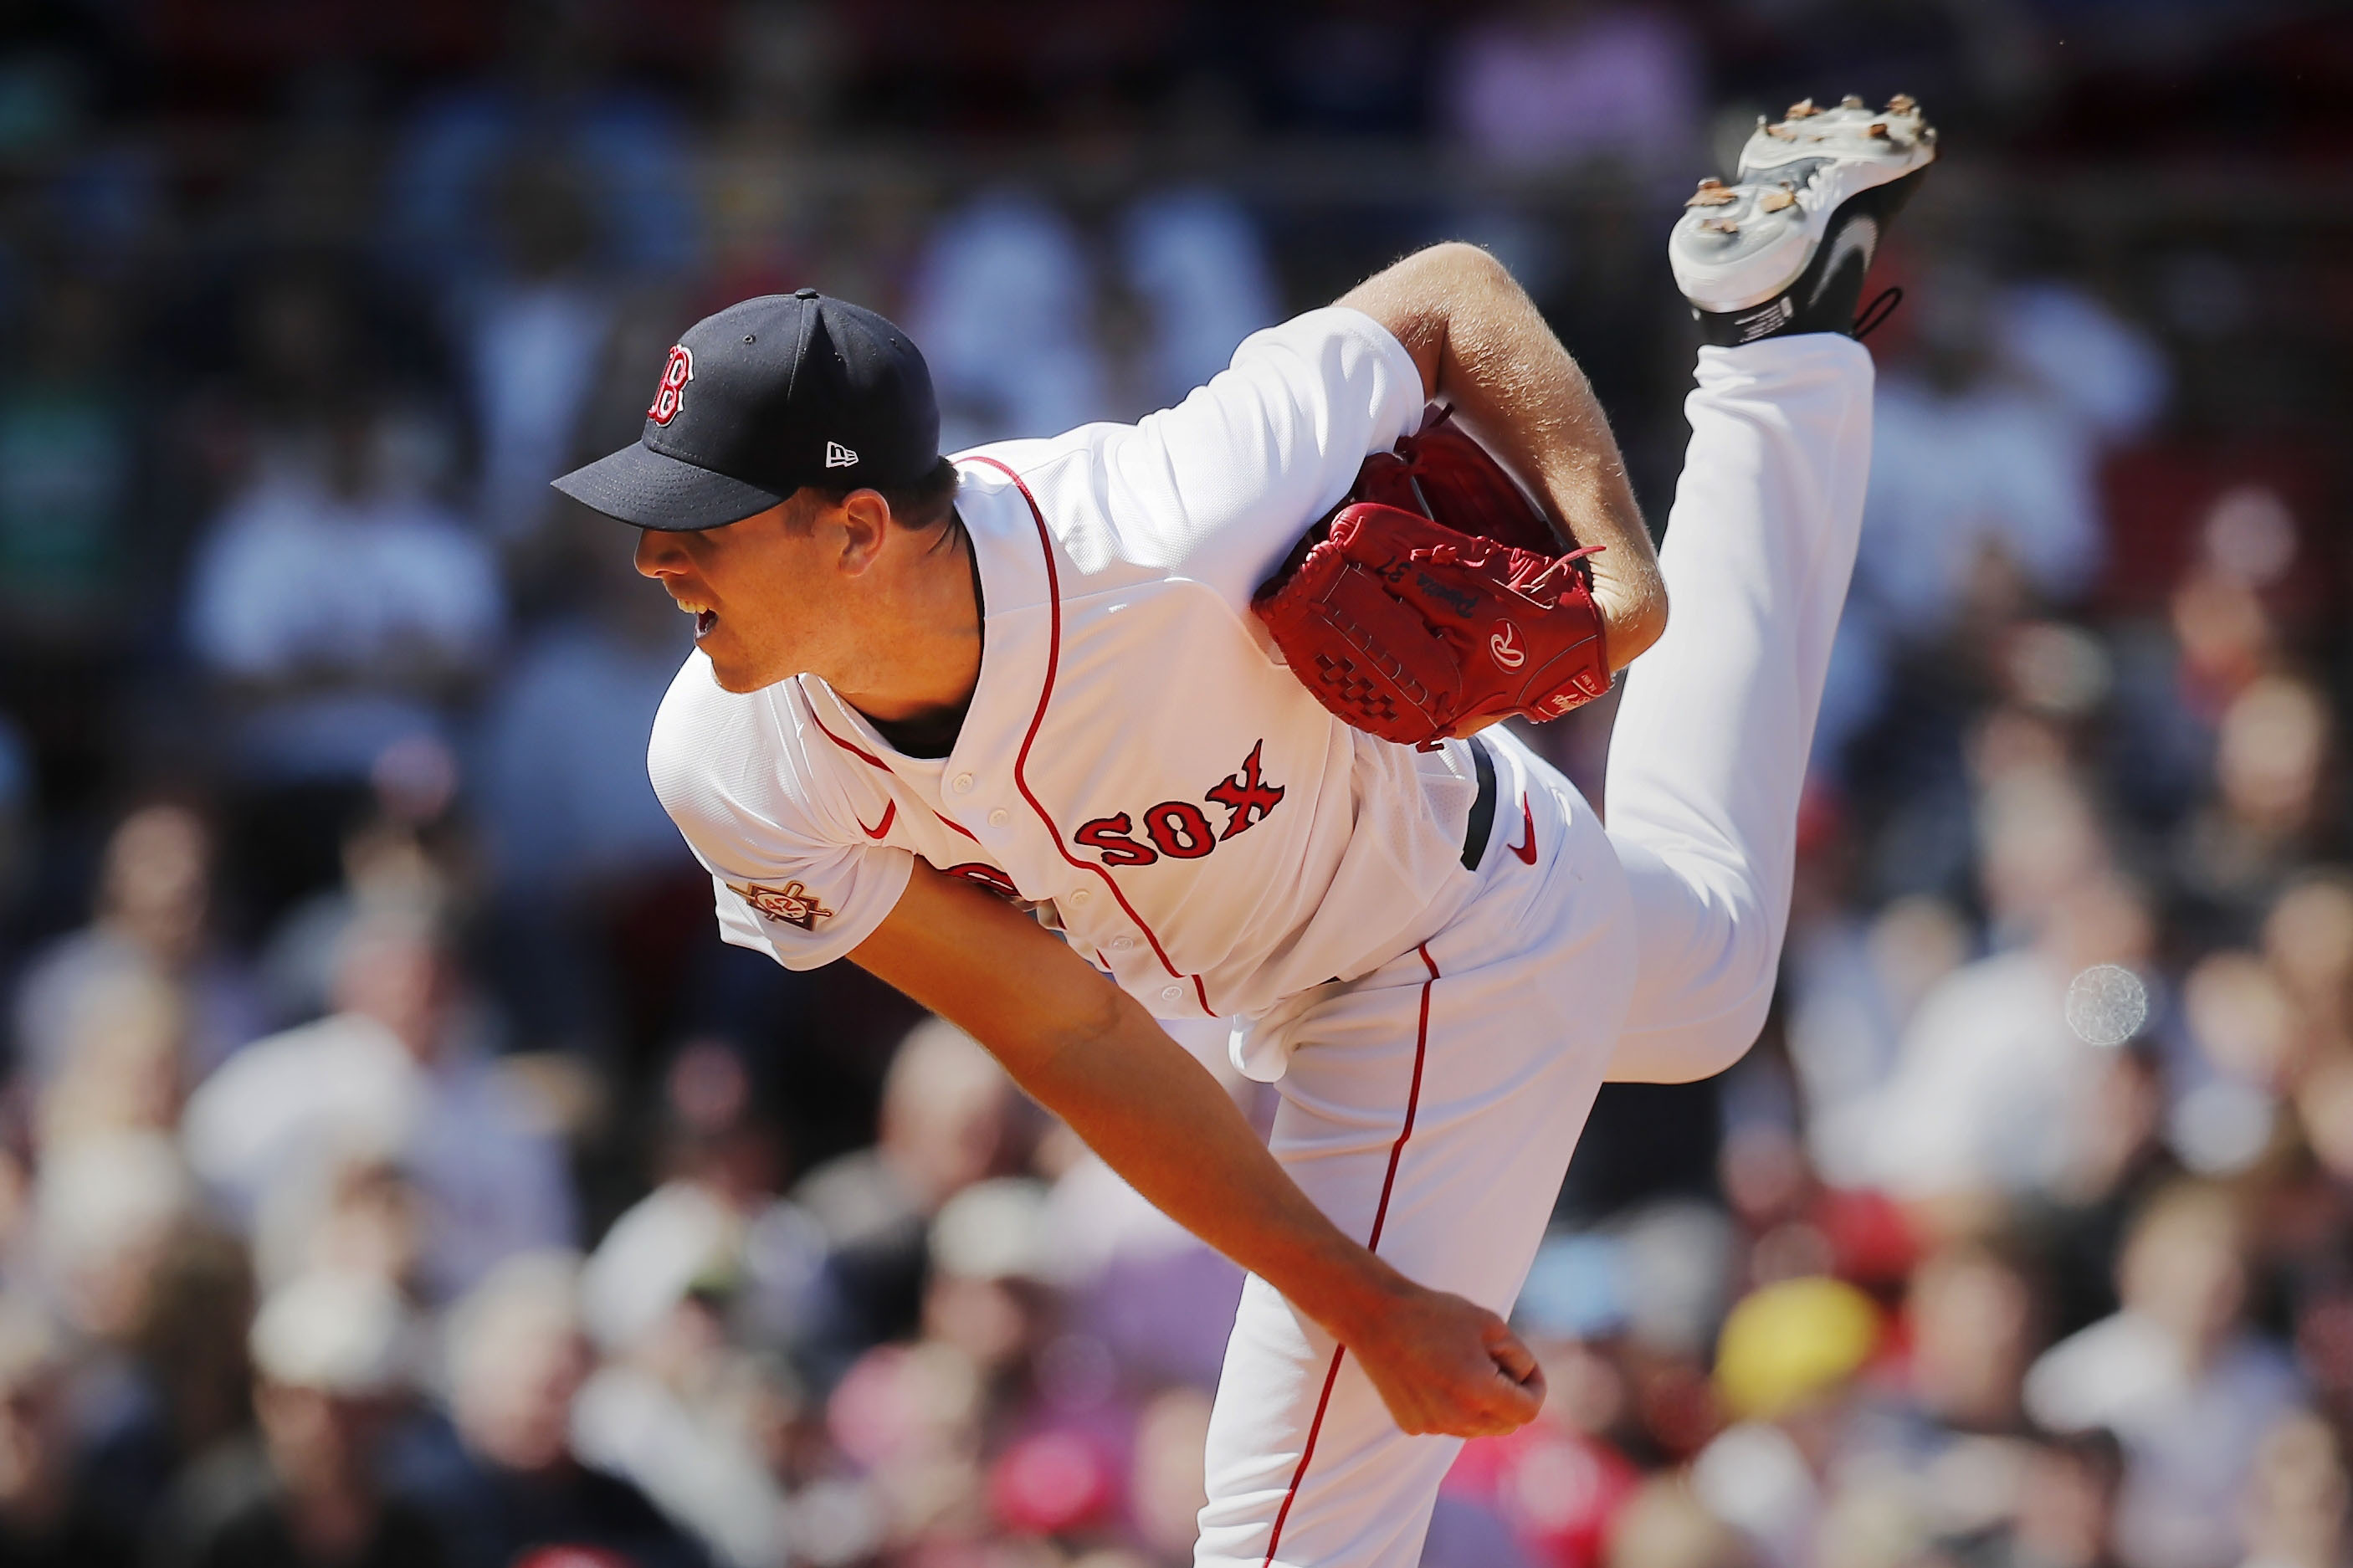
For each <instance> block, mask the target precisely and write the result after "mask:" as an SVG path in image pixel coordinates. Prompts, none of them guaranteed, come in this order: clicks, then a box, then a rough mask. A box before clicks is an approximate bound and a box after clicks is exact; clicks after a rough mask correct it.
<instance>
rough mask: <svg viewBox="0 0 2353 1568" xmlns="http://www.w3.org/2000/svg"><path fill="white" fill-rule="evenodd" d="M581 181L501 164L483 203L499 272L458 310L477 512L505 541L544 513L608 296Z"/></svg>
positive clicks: (599, 348)
mask: <svg viewBox="0 0 2353 1568" xmlns="http://www.w3.org/2000/svg"><path fill="white" fill-rule="evenodd" d="M580 183H581V182H580V180H579V178H578V176H577V174H575V171H574V170H572V169H571V168H570V167H568V166H565V165H562V164H555V163H540V162H534V161H531V160H522V161H518V162H517V163H514V164H512V166H511V167H510V169H509V171H508V174H507V177H506V180H505V182H504V188H503V190H502V191H501V193H500V199H499V200H497V201H496V202H495V203H494V204H493V207H492V211H493V215H494V216H495V218H496V220H497V223H498V233H499V235H500V237H501V239H502V240H503V242H504V244H503V250H504V260H505V263H506V267H505V270H504V272H503V274H501V275H499V276H496V277H493V278H490V279H484V280H482V281H481V282H480V284H479V285H478V287H476V288H475V289H472V290H470V291H469V293H468V295H467V296H466V298H465V300H464V301H463V303H462V304H461V305H460V306H459V310H460V313H461V314H462V316H463V317H464V324H463V326H462V327H461V329H460V335H461V336H462V338H463V340H464V342H465V344H466V349H467V358H468V360H469V362H470V369H471V371H472V375H473V391H474V403H475V407H476V409H477V411H478V417H479V420H480V423H479V426H478V430H479V437H480V465H481V484H480V492H479V498H480V499H479V501H478V504H477V506H476V509H475V515H476V517H477V519H478V520H479V521H480V523H481V525H482V526H483V527H484V528H485V529H486V530H487V531H489V532H490V533H491V536H492V537H493V538H495V539H498V540H500V541H501V542H505V543H507V544H510V545H512V544H516V543H519V542H523V541H524V540H526V539H527V538H528V537H529V536H530V535H531V534H533V532H535V531H536V530H537V528H538V526H539V525H540V523H541V522H542V521H543V520H544V519H545V518H546V517H547V515H548V513H549V511H550V510H552V508H553V504H554V493H553V492H552V491H550V490H549V489H548V488H547V481H548V479H549V478H550V476H552V475H554V474H557V473H560V472H562V471H563V470H564V468H565V466H566V465H567V463H568V462H569V460H570V458H571V455H572V451H573V446H574V440H575V433H576V430H577V427H578V425H579V423H580V416H581V412H582V408H583V405H584V404H585V403H586V399H587V397H588V395H589V393H590V392H591V391H592V390H593V389H594V386H595V380H596V369H597V365H598V362H599V361H600V360H601V359H602V357H603V355H604V353H605V348H606V339H607V334H608V333H609V331H610V330H611V327H612V318H613V303H612V300H611V299H610V298H609V295H608V292H607V289H604V288H603V287H601V286H600V284H599V282H598V281H597V279H596V277H595V276H594V275H593V273H592V272H591V271H590V270H589V268H588V262H589V258H590V256H591V252H592V247H594V245H595V242H596V234H595V232H594V226H593V225H594V216H593V215H592V214H591V213H590V212H589V210H588V207H587V201H586V193H584V192H583V191H582V190H581V189H580V188H579V187H580Z"/></svg>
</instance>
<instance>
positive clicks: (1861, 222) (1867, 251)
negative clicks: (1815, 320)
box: [1806, 213, 1879, 310]
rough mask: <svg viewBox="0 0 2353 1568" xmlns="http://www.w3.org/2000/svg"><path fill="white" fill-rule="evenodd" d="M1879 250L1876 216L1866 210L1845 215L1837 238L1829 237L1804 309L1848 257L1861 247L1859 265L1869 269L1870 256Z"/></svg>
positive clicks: (1814, 302)
mask: <svg viewBox="0 0 2353 1568" xmlns="http://www.w3.org/2000/svg"><path fill="white" fill-rule="evenodd" d="M1878 250H1879V220H1878V219H1877V218H1875V217H1873V216H1871V215H1870V214H1869V213H1857V214H1855V215H1854V216H1852V217H1851V218H1849V219H1847V221H1846V226H1844V227H1843V228H1841V229H1840V230H1839V232H1838V237H1837V238H1836V239H1834V240H1832V241H1831V253H1830V254H1829V255H1828V256H1826V257H1824V258H1822V269H1821V271H1820V273H1818V274H1817V275H1816V276H1815V278H1814V292H1813V295H1812V297H1811V298H1810V299H1809V300H1807V301H1806V309H1808V310H1812V309H1813V308H1814V306H1815V305H1817V304H1819V303H1820V301H1821V297H1822V290H1823V289H1827V288H1829V287H1830V286H1831V279H1833V278H1836V277H1837V276H1838V275H1839V268H1841V267H1843V266H1844V265H1846V258H1848V257H1850V256H1852V255H1853V254H1854V253H1855V252H1857V251H1861V252H1862V269H1863V270H1864V271H1866V272H1868V271H1870V270H1871V258H1873V256H1874V255H1876V254H1877V253H1878Z"/></svg>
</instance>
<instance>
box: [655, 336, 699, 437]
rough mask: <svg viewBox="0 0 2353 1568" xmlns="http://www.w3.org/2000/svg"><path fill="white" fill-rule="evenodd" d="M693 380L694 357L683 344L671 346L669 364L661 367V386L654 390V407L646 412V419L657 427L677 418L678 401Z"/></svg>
mask: <svg viewBox="0 0 2353 1568" xmlns="http://www.w3.org/2000/svg"><path fill="white" fill-rule="evenodd" d="M693 379H694V355H693V354H691V353H689V352H688V351H687V347H686V345H685V344H684V343H675V344H672V345H671V347H670V363H668V364H665V365H663V366H662V378H661V384H660V385H659V386H658V387H656V388H655V389H654V405H653V406H652V407H651V408H649V409H647V410H646V417H647V418H649V419H650V420H652V421H653V422H654V423H655V424H657V425H667V424H669V423H670V421H671V420H673V419H675V418H677V417H678V405H679V400H680V398H681V397H682V396H684V395H685V393H686V384H687V383H688V382H690V381H692V380H693Z"/></svg>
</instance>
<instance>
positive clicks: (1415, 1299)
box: [1342, 1280, 1545, 1437]
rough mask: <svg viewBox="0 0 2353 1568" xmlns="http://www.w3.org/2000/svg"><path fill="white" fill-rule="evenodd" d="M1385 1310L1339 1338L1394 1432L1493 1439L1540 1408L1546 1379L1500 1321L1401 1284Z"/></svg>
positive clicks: (1478, 1309)
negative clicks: (1360, 1367) (1375, 1394)
mask: <svg viewBox="0 0 2353 1568" xmlns="http://www.w3.org/2000/svg"><path fill="white" fill-rule="evenodd" d="M1398 1286H1399V1289H1397V1290H1396V1291H1395V1293H1394V1294H1392V1295H1390V1296H1389V1297H1388V1300H1387V1301H1386V1303H1385V1305H1384V1307H1383V1309H1382V1310H1379V1311H1377V1312H1375V1313H1372V1314H1369V1315H1368V1316H1367V1317H1366V1320H1365V1321H1363V1322H1361V1323H1359V1324H1357V1325H1356V1326H1355V1327H1354V1328H1353V1329H1352V1330H1351V1331H1350V1332H1348V1333H1346V1334H1345V1335H1343V1336H1342V1342H1343V1343H1345V1345H1346V1346H1347V1347H1348V1350H1349V1352H1351V1353H1352V1354H1354V1355H1355V1356H1356V1359H1357V1361H1358V1362H1359V1363H1362V1364H1363V1366H1364V1369H1365V1375H1366V1376H1367V1377H1369V1378H1371V1379H1372V1382H1373V1386H1374V1387H1375V1388H1376V1389H1378V1390H1379V1391H1380V1395H1381V1400H1382V1403H1384V1404H1386V1405H1388V1408H1389V1415H1390V1416H1391V1417H1393V1418H1394V1419H1395V1420H1396V1422H1397V1424H1398V1427H1399V1429H1400V1430H1402V1431H1405V1432H1407V1433H1409V1434H1413V1435H1417V1436H1419V1435H1421V1434H1426V1433H1443V1434H1445V1435H1447V1436H1454V1437H1493V1436H1502V1435H1503V1434H1504V1433H1506V1432H1514V1431H1517V1430H1518V1429H1519V1428H1520V1427H1522V1426H1526V1425H1527V1424H1528V1422H1530V1421H1531V1420H1534V1419H1535V1414H1536V1412H1537V1411H1538V1410H1539V1409H1541V1408H1543V1406H1544V1396H1545V1382H1544V1373H1543V1371H1542V1370H1541V1369H1540V1368H1538V1366H1537V1365H1536V1358H1535V1356H1534V1355H1533V1354H1531V1353H1530V1352H1529V1351H1528V1347H1527V1346H1526V1345H1525V1344H1522V1343H1521V1342H1520V1338H1519V1336H1518V1335H1517V1334H1514V1332H1512V1331H1511V1328H1510V1326H1509V1325H1508V1324H1506V1323H1505V1322H1504V1320H1503V1319H1501V1318H1499V1317H1497V1316H1496V1315H1495V1314H1494V1313H1493V1312H1491V1311H1489V1310H1487V1309H1486V1308H1484V1307H1482V1306H1479V1305H1477V1304H1475V1303H1473V1302H1471V1301H1466V1300H1463V1299H1462V1298H1461V1297H1460V1296H1453V1295H1449V1294H1447V1293H1446V1292H1444V1291H1442V1290H1428V1289H1422V1288H1421V1287H1420V1286H1419V1285H1414V1284H1411V1283H1410V1282H1408V1281H1404V1280H1400V1281H1398Z"/></svg>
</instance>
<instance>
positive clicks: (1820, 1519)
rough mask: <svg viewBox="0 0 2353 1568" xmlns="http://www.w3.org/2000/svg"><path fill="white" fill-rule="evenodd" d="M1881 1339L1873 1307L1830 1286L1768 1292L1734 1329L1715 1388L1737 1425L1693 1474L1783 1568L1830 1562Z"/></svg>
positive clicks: (1793, 1284)
mask: <svg viewBox="0 0 2353 1568" xmlns="http://www.w3.org/2000/svg"><path fill="white" fill-rule="evenodd" d="M1880 1332H1881V1323H1880V1317H1879V1312H1878V1310H1877V1309H1875V1308H1874V1307H1873V1305H1872V1303H1871V1301H1870V1300H1869V1299H1868V1298H1866V1297H1865V1296H1864V1295H1863V1294H1862V1292H1861V1291H1859V1290H1857V1289H1854V1288H1853V1287H1852V1286H1851V1285H1845V1284H1841V1282H1839V1281H1837V1280H1834V1279H1790V1280H1785V1281H1783V1282H1782V1283H1780V1284H1778V1285H1768V1286H1767V1287H1766V1288H1765V1289H1762V1290H1759V1291H1757V1292H1756V1293H1755V1294H1753V1295H1751V1296H1749V1297H1747V1298H1746V1300H1743V1301H1742V1302H1741V1303H1740V1304H1739V1305H1738V1306H1736V1307H1735V1308H1734V1309H1733V1310H1732V1315H1731V1316H1730V1317H1728V1318H1727V1319H1725V1324H1724V1335H1723V1338H1722V1340H1721V1341H1720V1342H1719V1343H1718V1345H1717V1348H1716V1363H1715V1381H1716V1386H1717V1388H1718V1389H1719V1390H1720V1391H1721V1392H1722V1394H1723V1397H1724V1404H1725V1409H1726V1410H1727V1411H1729V1412H1730V1413H1731V1414H1732V1415H1734V1416H1735V1417H1736V1418H1737V1419H1736V1423H1735V1425H1733V1426H1729V1427H1727V1428H1725V1431H1724V1432H1723V1434H1722V1435H1721V1436H1718V1437H1716V1439H1715V1441H1714V1442H1712V1443H1710V1444H1709V1445H1708V1446H1707V1449H1706V1451H1705V1452H1704V1453H1702V1454H1701V1455H1700V1457H1699V1458H1698V1460H1697V1461H1696V1462H1695V1463H1694V1465H1693V1467H1692V1482H1693V1486H1694V1489H1695V1490H1696V1491H1697V1493H1698V1495H1699V1498H1700V1500H1702V1501H1703V1502H1704V1503H1705V1504H1706V1505H1707V1507H1708V1509H1709V1510H1710V1511H1712V1512H1713V1513H1715V1515H1716V1516H1717V1517H1718V1518H1719V1519H1722V1520H1724V1521H1725V1522H1727V1523H1729V1524H1732V1525H1734V1526H1736V1528H1738V1529H1739V1530H1740V1531H1742V1533H1743V1534H1745V1535H1746V1537H1747V1538H1748V1540H1749V1542H1750V1543H1751V1545H1752V1546H1753V1548H1754V1549H1755V1551H1756V1552H1757V1554H1758V1556H1759V1557H1760V1558H1761V1559H1762V1561H1764V1562H1765V1563H1770V1564H1774V1565H1775V1568H1802V1565H1804V1564H1810V1563H1815V1562H1818V1561H1820V1560H1822V1559H1823V1558H1824V1557H1825V1556H1828V1555H1830V1554H1831V1542H1830V1541H1829V1540H1828V1539H1826V1536H1827V1535H1828V1534H1829V1532H1830V1531H1831V1530H1832V1529H1833V1528H1834V1525H1835V1522H1836V1514H1835V1510H1834V1507H1833V1504H1834V1503H1835V1502H1836V1501H1837V1500H1838V1481H1839V1479H1840V1478H1839V1476H1838V1475H1837V1470H1838V1468H1839V1466H1840V1462H1841V1460H1842V1459H1851V1458H1852V1454H1851V1453H1850V1452H1848V1451H1847V1450H1848V1448H1849V1445H1850V1442H1851V1437H1850V1434H1849V1431H1848V1427H1847V1423H1846V1419H1845V1417H1846V1415H1847V1413H1848V1409H1849V1407H1850V1405H1851V1404H1852V1400H1853V1397H1854V1394H1855V1380H1856V1378H1857V1376H1858V1375H1859V1374H1860V1373H1862V1370H1863V1368H1864V1367H1865V1366H1866V1365H1867V1364H1869V1363H1870V1361H1871V1358H1872V1357H1873V1354H1874V1353H1876V1352H1877V1350H1878V1347H1879V1338H1880Z"/></svg>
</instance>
